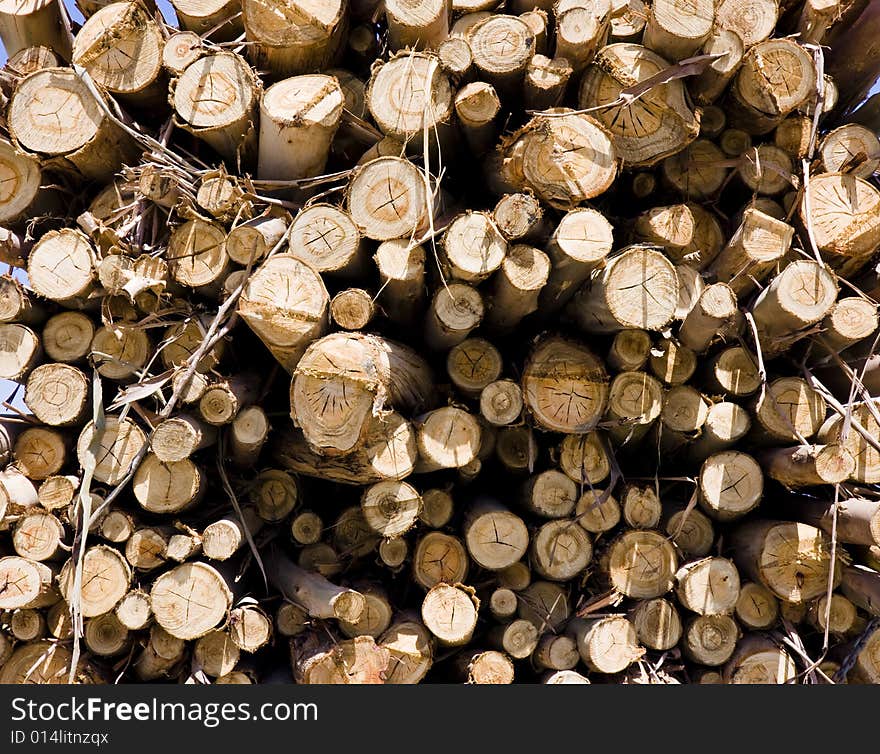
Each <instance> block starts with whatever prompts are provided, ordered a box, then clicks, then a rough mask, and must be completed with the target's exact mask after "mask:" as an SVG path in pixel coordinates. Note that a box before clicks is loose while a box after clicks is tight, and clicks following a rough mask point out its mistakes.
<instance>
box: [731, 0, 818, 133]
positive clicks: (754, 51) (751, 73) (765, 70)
mask: <svg viewBox="0 0 880 754" xmlns="http://www.w3.org/2000/svg"><path fill="white" fill-rule="evenodd" d="M728 2H729V0H728ZM744 41H745V40H744ZM815 89H816V69H815V66H814V65H813V60H812V57H811V56H810V53H809V52H808V51H807V50H806V49H805V48H803V47H801V46H800V45H799V44H798V43H797V42H795V41H794V40H792V39H769V40H767V41H764V42H758V43H757V44H755V45H754V47H751V49H749V50H748V52H746V54H745V55H744V56H743V60H742V65H741V66H740V69H739V71H737V74H736V77H735V78H734V80H733V83H732V84H731V85H730V91H729V95H728V100H727V115H728V119H729V121H730V124H731V125H732V126H733V127H734V128H741V129H742V130H743V131H746V132H747V133H750V134H752V135H758V136H760V135H763V134H766V133H769V132H770V131H772V130H773V129H774V128H775V127H776V126H778V125H779V123H781V122H782V119H783V118H784V117H785V116H786V115H788V114H789V113H790V112H792V111H793V110H795V109H796V108H797V107H799V106H800V105H802V104H803V103H804V102H805V101H806V99H807V97H809V96H810V95H811V94H812V93H813V92H814V91H815Z"/></svg>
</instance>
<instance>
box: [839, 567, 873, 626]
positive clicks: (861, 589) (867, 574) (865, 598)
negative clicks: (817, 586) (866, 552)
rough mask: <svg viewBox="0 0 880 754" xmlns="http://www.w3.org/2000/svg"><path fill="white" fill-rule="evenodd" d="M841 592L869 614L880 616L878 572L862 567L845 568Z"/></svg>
mask: <svg viewBox="0 0 880 754" xmlns="http://www.w3.org/2000/svg"><path fill="white" fill-rule="evenodd" d="M841 592H842V593H843V595H844V596H845V597H846V598H847V599H849V600H850V601H851V602H852V603H853V604H854V605H856V607H859V608H861V609H862V610H864V611H866V612H867V613H868V614H870V615H878V614H880V574H878V573H877V571H874V570H872V569H870V568H866V567H865V566H860V565H856V566H848V567H846V568H844V569H843V578H842V580H841Z"/></svg>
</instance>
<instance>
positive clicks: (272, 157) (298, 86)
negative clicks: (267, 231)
mask: <svg viewBox="0 0 880 754" xmlns="http://www.w3.org/2000/svg"><path fill="white" fill-rule="evenodd" d="M342 109H343V94H342V89H341V87H340V86H339V81H338V80H337V79H336V78H334V77H332V76H324V75H310V76H294V77H293V78H289V79H284V80H283V81H279V82H278V83H277V84H273V85H272V86H270V87H269V88H268V89H267V90H266V91H265V92H264V93H263V96H262V99H261V100H260V141H259V155H258V162H257V175H258V176H259V178H261V179H263V180H291V179H297V178H310V177H312V176H315V175H319V174H320V173H322V172H323V171H324V166H325V165H326V163H327V157H328V155H329V153H330V144H331V142H332V141H333V137H334V136H335V134H336V129H337V128H339V122H340V118H341V117H342Z"/></svg>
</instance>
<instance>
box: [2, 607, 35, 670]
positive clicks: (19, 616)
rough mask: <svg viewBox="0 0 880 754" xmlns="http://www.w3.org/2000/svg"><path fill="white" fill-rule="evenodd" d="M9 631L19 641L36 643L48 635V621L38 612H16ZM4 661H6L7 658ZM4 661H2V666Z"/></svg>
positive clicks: (23, 610) (11, 619)
mask: <svg viewBox="0 0 880 754" xmlns="http://www.w3.org/2000/svg"><path fill="white" fill-rule="evenodd" d="M9 630H10V632H11V633H12V636H13V637H14V638H16V639H18V641H36V640H37V639H42V638H43V637H44V636H45V634H46V620H45V618H43V615H42V613H40V612H38V611H37V610H28V609H22V610H16V611H15V612H14V613H13V614H12V617H11V618H10V620H9ZM0 657H2V653H0ZM2 660H3V661H5V658H2ZM3 661H0V666H2V665H3Z"/></svg>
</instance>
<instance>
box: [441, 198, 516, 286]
mask: <svg viewBox="0 0 880 754" xmlns="http://www.w3.org/2000/svg"><path fill="white" fill-rule="evenodd" d="M507 253H508V246H507V241H506V240H505V239H504V237H503V236H502V235H501V233H500V231H499V230H498V227H497V226H496V225H495V223H494V221H493V219H492V216H491V215H490V214H489V213H487V212H466V213H464V214H462V215H459V216H458V217H457V218H455V220H453V221H452V223H451V224H450V225H449V228H448V229H447V231H446V233H445V235H444V236H443V261H444V263H445V265H446V268H447V269H448V271H449V274H450V275H451V276H452V277H453V278H455V279H457V280H462V281H464V282H466V283H474V284H476V283H479V282H481V281H482V280H485V279H486V278H487V277H489V276H490V275H491V274H492V273H493V272H495V271H496V270H497V269H498V268H499V267H500V266H501V263H502V261H503V260H504V259H505V255H506V254H507Z"/></svg>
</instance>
